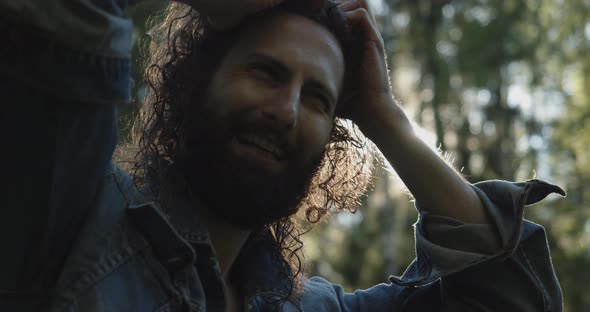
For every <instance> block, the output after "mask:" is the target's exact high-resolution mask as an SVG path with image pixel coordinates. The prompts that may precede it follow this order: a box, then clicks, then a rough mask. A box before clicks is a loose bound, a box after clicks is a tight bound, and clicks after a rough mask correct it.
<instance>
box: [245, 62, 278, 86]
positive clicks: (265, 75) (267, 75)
mask: <svg viewBox="0 0 590 312" xmlns="http://www.w3.org/2000/svg"><path fill="white" fill-rule="evenodd" d="M247 70H248V72H249V73H250V74H252V75H253V77H254V78H256V79H260V80H265V81H270V82H272V81H277V80H278V76H279V75H278V74H277V72H276V70H275V69H274V68H273V67H272V66H271V65H269V64H265V63H252V64H249V65H248V68H247Z"/></svg>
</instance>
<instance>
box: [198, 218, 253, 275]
mask: <svg viewBox="0 0 590 312" xmlns="http://www.w3.org/2000/svg"><path fill="white" fill-rule="evenodd" d="M206 221H207V228H208V229H209V237H210V238H211V243H212V244H213V248H214V249H215V253H216V255H217V260H218V261H219V266H220V269H221V273H222V274H223V278H224V280H225V282H226V283H228V284H229V275H230V272H231V268H232V266H233V264H234V262H235V261H236V258H237V257H238V254H239V253H240V250H241V249H242V247H243V246H244V244H245V243H246V241H247V240H248V237H249V235H250V232H251V231H249V230H241V229H239V228H237V227H235V226H232V225H230V224H228V223H226V222H222V221H220V220H218V219H216V218H214V217H212V216H208V217H207V218H206Z"/></svg>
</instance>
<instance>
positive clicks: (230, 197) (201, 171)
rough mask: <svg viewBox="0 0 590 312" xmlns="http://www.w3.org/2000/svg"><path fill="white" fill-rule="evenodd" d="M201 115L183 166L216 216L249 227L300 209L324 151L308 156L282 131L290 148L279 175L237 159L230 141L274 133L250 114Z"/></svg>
mask: <svg viewBox="0 0 590 312" xmlns="http://www.w3.org/2000/svg"><path fill="white" fill-rule="evenodd" d="M204 115H207V118H198V120H195V121H194V122H192V123H191V124H190V125H189V126H187V127H186V129H187V130H188V131H186V134H185V140H183V146H182V147H181V152H180V153H179V154H180V157H179V162H178V164H179V169H180V170H181V173H182V174H183V175H184V177H185V179H186V180H187V181H188V183H189V187H190V188H191V191H192V192H193V193H194V194H196V195H197V196H198V198H199V199H200V200H201V201H202V202H203V204H204V206H205V207H204V209H207V210H208V213H209V214H211V215H213V216H214V217H215V218H217V219H219V220H221V221H223V222H227V223H229V224H231V225H233V226H236V227H238V228H240V229H244V230H254V229H258V228H260V227H262V226H264V225H268V224H270V223H273V222H276V221H278V220H280V219H283V218H285V217H289V216H291V215H293V214H294V213H296V212H297V210H298V208H299V206H300V204H301V202H302V201H303V199H305V197H306V195H307V194H308V193H309V191H310V190H311V188H312V179H313V177H314V176H315V174H316V173H317V171H318V170H319V168H320V165H321V160H322V158H323V153H320V154H319V155H316V156H315V157H312V158H311V159H309V158H305V157H303V155H302V153H301V152H299V151H301V148H299V147H298V146H295V145H296V143H293V142H288V140H287V139H286V138H285V136H284V135H283V134H279V135H278V136H277V137H279V139H278V140H280V141H282V142H283V143H284V145H285V146H289V148H287V150H288V151H289V152H288V153H287V154H288V157H287V159H286V160H285V164H286V166H285V167H284V170H281V171H280V172H279V173H270V172H268V171H265V170H262V169H261V168H260V167H258V166H255V165H253V164H251V163H249V162H248V161H245V160H244V159H241V158H240V157H236V155H234V154H233V153H232V152H231V150H230V148H229V147H230V144H231V142H232V140H235V138H236V136H237V135H239V134H241V133H266V134H268V132H272V131H275V130H273V129H269V128H268V127H266V126H265V125H264V124H263V123H260V122H258V121H257V120H255V118H252V117H251V114H250V116H249V114H248V113H243V112H242V113H235V114H232V115H230V116H225V117H223V118H220V117H213V116H212V114H203V115H202V116H204Z"/></svg>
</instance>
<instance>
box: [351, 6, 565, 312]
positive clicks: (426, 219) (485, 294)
mask: <svg viewBox="0 0 590 312" xmlns="http://www.w3.org/2000/svg"><path fill="white" fill-rule="evenodd" d="M340 6H341V8H343V9H344V10H345V11H347V15H348V19H349V21H350V22H351V24H352V25H353V27H355V28H356V30H357V31H358V33H359V34H360V36H361V37H362V39H363V46H362V48H363V50H362V52H361V63H360V67H359V81H360V82H359V86H358V90H359V91H358V92H357V93H356V97H352V98H351V101H349V102H348V103H346V106H345V107H344V108H343V110H342V114H343V116H344V117H347V118H350V119H352V120H353V121H354V122H355V123H356V124H357V125H358V126H359V128H360V129H361V131H362V132H363V133H364V134H365V135H366V136H367V137H368V138H369V139H371V140H372V141H373V142H374V143H375V144H376V145H377V147H378V148H379V149H380V151H381V152H382V153H383V155H384V156H385V158H386V159H387V160H388V161H389V162H390V163H391V165H392V166H393V168H394V169H395V170H396V172H397V173H398V174H399V176H400V177H401V179H402V180H403V181H404V183H405V184H406V186H407V187H408V189H409V190H410V191H411V193H412V194H413V195H414V197H415V199H416V207H417V208H418V210H419V212H420V220H419V222H418V223H417V225H416V240H417V242H416V252H417V259H416V261H415V262H414V263H413V264H412V265H411V266H410V268H409V269H408V271H407V272H406V274H405V275H404V277H403V278H402V279H398V278H392V281H393V282H394V283H396V285H397V286H400V287H408V289H407V290H406V291H403V292H402V294H400V295H399V296H397V304H407V307H408V308H409V307H413V308H414V310H416V311H427V310H426V309H423V308H425V306H423V305H422V306H421V305H420V304H421V303H424V302H428V301H429V300H430V299H427V298H426V297H427V296H433V298H435V299H436V300H440V302H439V304H440V306H442V307H444V308H446V309H448V310H449V311H451V310H452V311H480V310H481V311H560V309H561V291H560V289H559V283H558V281H557V279H556V277H555V273H554V271H553V267H552V264H551V260H550V254H549V250H548V247H547V243H546V237H545V234H544V230H543V228H542V227H541V226H539V225H536V224H533V223H531V222H528V221H523V219H522V215H523V209H524V206H525V205H529V204H533V203H536V202H538V201H539V200H541V199H542V198H544V197H545V196H547V195H548V194H550V193H552V192H555V193H560V194H562V195H565V193H564V192H563V190H561V189H560V188H558V187H556V186H553V185H550V184H547V183H545V182H542V181H538V180H534V181H528V182H526V183H521V184H513V183H508V182H504V181H492V182H484V183H479V184H475V185H472V184H470V183H468V182H467V181H465V180H464V179H463V178H462V177H461V176H460V175H459V174H458V173H457V172H456V171H455V170H453V169H452V168H451V167H450V166H449V165H447V164H446V162H445V161H443V160H442V159H441V158H440V157H439V155H437V153H435V152H434V151H433V150H431V149H430V148H429V147H427V146H426V144H424V143H423V142H422V141H421V140H420V139H419V138H418V137H417V136H416V135H415V133H414V131H413V129H412V126H411V124H410V122H409V121H408V119H407V117H406V115H405V114H404V112H403V110H402V109H401V107H400V106H399V105H398V104H397V103H396V102H395V101H394V100H393V99H392V96H391V88H390V85H389V77H388V76H389V73H388V71H387V64H386V60H385V56H384V46H383V39H382V38H381V35H380V34H379V32H378V30H377V25H376V22H375V19H374V17H373V16H372V13H371V11H370V9H369V7H368V5H367V1H365V0H348V1H344V2H343V4H341V5H340ZM396 285H394V286H396ZM394 286H390V287H391V289H398V290H399V288H395V287H394ZM411 286H423V287H417V288H412V287H411ZM390 293H391V291H390ZM514 293H519V295H518V296H513V295H512V294H514ZM408 294H411V295H410V296H408ZM393 297H396V296H390V298H393ZM353 298H356V297H353ZM354 300H356V299H352V301H353V302H354ZM367 302H369V301H367ZM384 302H388V301H387V300H383V301H381V303H384ZM389 302H391V301H389ZM384 304H385V303H384ZM391 304H393V303H391ZM421 307H423V308H421ZM400 309H401V307H400ZM401 310H403V309H401ZM408 310H409V311H414V310H412V309H408ZM404 311H405V310H404Z"/></svg>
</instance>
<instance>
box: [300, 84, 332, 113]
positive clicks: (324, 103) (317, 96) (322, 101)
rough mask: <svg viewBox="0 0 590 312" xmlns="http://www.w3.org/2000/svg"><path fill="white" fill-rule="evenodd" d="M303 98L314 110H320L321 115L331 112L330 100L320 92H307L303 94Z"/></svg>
mask: <svg viewBox="0 0 590 312" xmlns="http://www.w3.org/2000/svg"><path fill="white" fill-rule="evenodd" d="M304 96H305V97H306V98H307V100H308V101H310V103H311V104H312V105H313V106H314V108H316V109H318V110H320V111H321V112H322V113H325V114H330V113H331V111H332V105H331V103H330V99H329V98H328V97H327V96H326V95H325V94H323V93H322V92H320V91H315V90H314V91H308V92H306V93H304Z"/></svg>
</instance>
